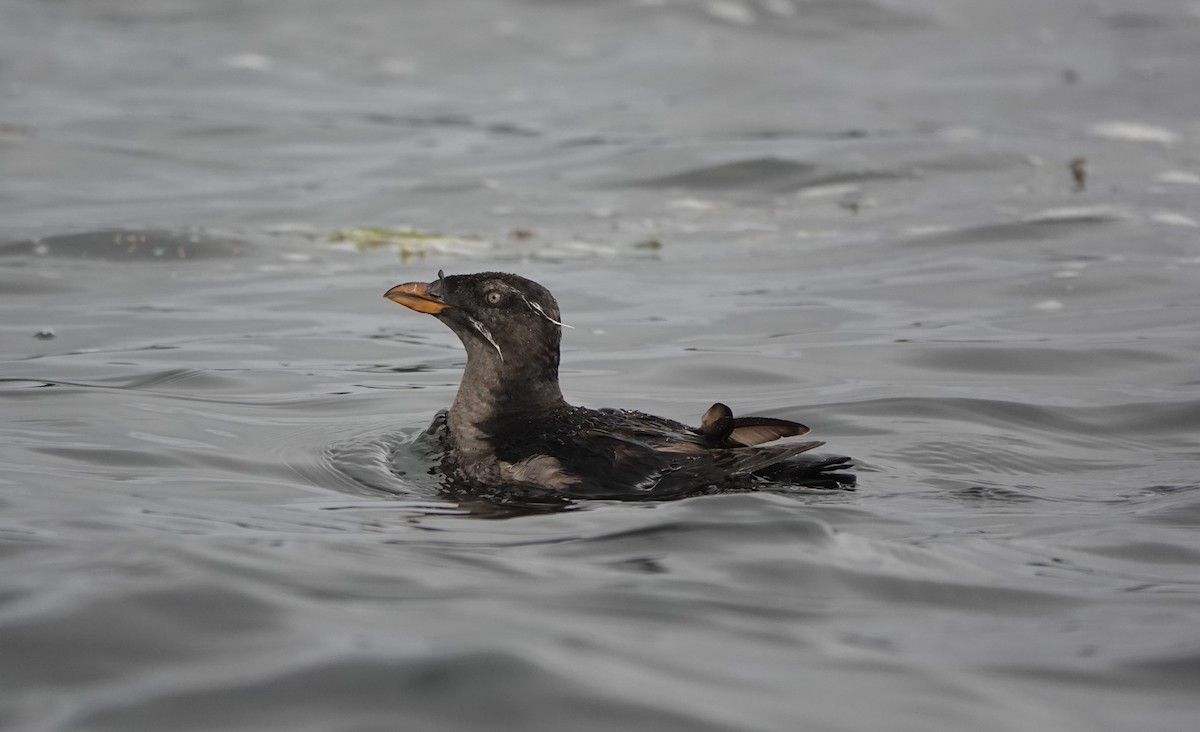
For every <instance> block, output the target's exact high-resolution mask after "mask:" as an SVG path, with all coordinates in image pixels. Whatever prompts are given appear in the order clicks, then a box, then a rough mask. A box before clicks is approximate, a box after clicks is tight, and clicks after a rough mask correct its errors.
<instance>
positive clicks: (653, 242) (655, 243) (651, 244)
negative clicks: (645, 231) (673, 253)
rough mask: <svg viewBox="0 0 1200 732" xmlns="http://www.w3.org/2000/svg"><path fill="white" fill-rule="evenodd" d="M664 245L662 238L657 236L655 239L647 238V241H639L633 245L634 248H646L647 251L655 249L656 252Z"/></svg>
mask: <svg viewBox="0 0 1200 732" xmlns="http://www.w3.org/2000/svg"><path fill="white" fill-rule="evenodd" d="M662 246H663V243H662V240H661V239H657V238H655V239H647V240H645V241H639V242H638V243H637V244H634V245H633V248H634V249H645V250H647V251H655V252H656V251H658V250H659V249H662Z"/></svg>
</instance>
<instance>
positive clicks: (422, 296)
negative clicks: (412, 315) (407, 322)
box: [383, 282, 450, 315]
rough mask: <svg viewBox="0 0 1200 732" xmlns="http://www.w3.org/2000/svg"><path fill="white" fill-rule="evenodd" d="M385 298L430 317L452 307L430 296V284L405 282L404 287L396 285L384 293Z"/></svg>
mask: <svg viewBox="0 0 1200 732" xmlns="http://www.w3.org/2000/svg"><path fill="white" fill-rule="evenodd" d="M383 296H384V297H386V298H387V299H389V300H391V301H392V302H398V303H400V304H401V305H403V306H404V307H406V308H409V309H411V310H416V311H417V312H418V313H428V314H429V315H437V314H438V313H440V312H442V311H443V310H445V309H446V308H448V307H450V305H449V304H447V303H445V302H443V301H441V300H439V299H438V298H436V297H433V296H432V295H430V294H429V283H428V282H405V283H404V284H403V285H396V286H395V287H393V288H392V289H390V290H388V291H387V292H385V293H383Z"/></svg>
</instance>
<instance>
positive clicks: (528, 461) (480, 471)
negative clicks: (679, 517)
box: [384, 271, 854, 500]
mask: <svg viewBox="0 0 1200 732" xmlns="http://www.w3.org/2000/svg"><path fill="white" fill-rule="evenodd" d="M384 297H386V298H387V299H389V300H392V301H394V302H397V303H399V304H401V305H404V306H405V307H407V308H410V309H412V310H415V311H417V312H419V313H427V314H430V315H433V316H434V317H435V318H437V319H438V320H440V321H441V322H442V323H443V324H445V325H446V326H447V327H448V328H450V330H452V331H454V333H455V334H456V335H457V336H458V337H459V339H460V340H461V341H462V344H463V346H464V347H465V348H466V351H467V365H466V368H465V370H464V371H463V376H462V382H461V383H460V385H459V388H458V394H457V395H456V396H455V398H454V403H453V404H452V405H451V407H450V409H449V411H448V412H447V413H446V416H445V426H446V429H445V438H444V439H445V444H444V445H443V455H442V464H443V469H444V471H445V472H446V474H447V475H448V476H449V477H450V478H451V479H452V480H453V481H455V482H456V483H458V484H461V485H465V486H466V487H468V488H470V489H477V490H483V491H486V492H488V493H490V494H494V493H495V492H496V491H503V490H505V489H512V490H515V491H518V492H521V493H524V494H528V493H530V492H532V493H535V494H547V495H553V496H558V497H562V498H605V499H623V500H658V499H669V498H680V497H684V496H689V495H696V494H702V493H714V492H721V491H730V490H752V489H754V488H756V487H761V486H762V485H763V484H765V483H771V482H775V483H782V484H788V485H794V486H804V487H812V488H835V489H836V488H844V489H848V488H850V487H852V486H853V485H854V476H853V475H850V474H847V473H842V472H838V471H840V470H843V469H845V468H848V467H850V461H849V458H845V457H840V456H811V455H806V454H803V453H806V452H808V451H809V450H812V449H813V448H815V447H819V446H820V445H822V444H824V443H823V442H817V441H808V442H796V441H785V442H780V443H778V444H765V443H771V442H775V441H776V440H779V439H781V438H788V437H795V436H799V435H803V434H805V433H807V432H808V431H809V429H808V427H805V426H804V425H802V424H799V423H796V422H790V421H787V420H782V419H774V418H770V417H734V416H733V413H732V410H730V408H729V407H727V406H725V405H724V404H721V403H717V404H714V405H713V406H712V407H710V408H709V409H708V410H707V411H706V412H705V413H704V415H703V416H702V417H701V419H700V426H699V427H690V426H688V425H686V424H683V423H681V422H676V421H675V420H672V419H666V418H664V417H656V416H654V415H651V414H646V413H644V412H639V411H633V410H626V409H590V408H586V407H578V406H572V405H571V404H569V403H568V402H567V401H566V400H565V399H564V398H563V394H562V390H561V388H560V387H559V382H558V367H559V359H560V345H561V340H562V329H563V328H566V327H570V326H567V325H565V324H564V323H563V322H562V320H561V317H562V316H561V315H560V313H559V309H558V302H557V301H556V300H555V299H554V296H553V295H551V294H550V291H549V290H547V289H546V288H545V287H543V286H541V285H539V284H538V283H536V282H533V281H532V280H529V279H526V278H524V277H520V276H518V275H514V274H506V273H502V272H481V273H477V274H465V275H451V276H446V275H445V274H444V273H442V272H440V271H439V272H438V277H437V279H436V280H434V281H432V282H406V283H404V284H401V285H396V286H395V287H393V288H391V289H390V290H388V291H387V293H385V294H384Z"/></svg>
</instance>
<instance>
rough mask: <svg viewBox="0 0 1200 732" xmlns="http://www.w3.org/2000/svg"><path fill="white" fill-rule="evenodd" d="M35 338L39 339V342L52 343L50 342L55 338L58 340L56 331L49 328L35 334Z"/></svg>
mask: <svg viewBox="0 0 1200 732" xmlns="http://www.w3.org/2000/svg"><path fill="white" fill-rule="evenodd" d="M33 337H34V338H37V339H38V340H39V341H50V340H54V339H55V338H57V337H58V334H57V333H55V332H54V331H52V330H50V329H49V328H42V329H41V330H39V331H38V332H37V333H34V334H33Z"/></svg>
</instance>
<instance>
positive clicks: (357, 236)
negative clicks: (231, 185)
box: [329, 226, 491, 261]
mask: <svg viewBox="0 0 1200 732" xmlns="http://www.w3.org/2000/svg"><path fill="white" fill-rule="evenodd" d="M329 241H331V242H333V243H335V244H349V245H351V246H353V247H354V248H355V249H356V250H358V251H360V252H361V251H367V250H371V249H382V248H388V249H395V250H396V251H397V253H399V255H400V258H401V259H402V260H404V261H408V260H409V259H411V258H413V257H424V256H425V255H426V254H435V253H453V254H477V253H479V252H481V251H483V250H485V249H488V248H490V246H491V245H490V244H489V243H488V242H486V241H482V240H479V239H466V238H462V237H457V236H448V235H445V234H438V233H435V232H430V231H419V230H417V229H392V228H388V227H383V226H357V227H352V228H348V229H338V230H337V231H335V232H333V233H332V234H330V235H329Z"/></svg>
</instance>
